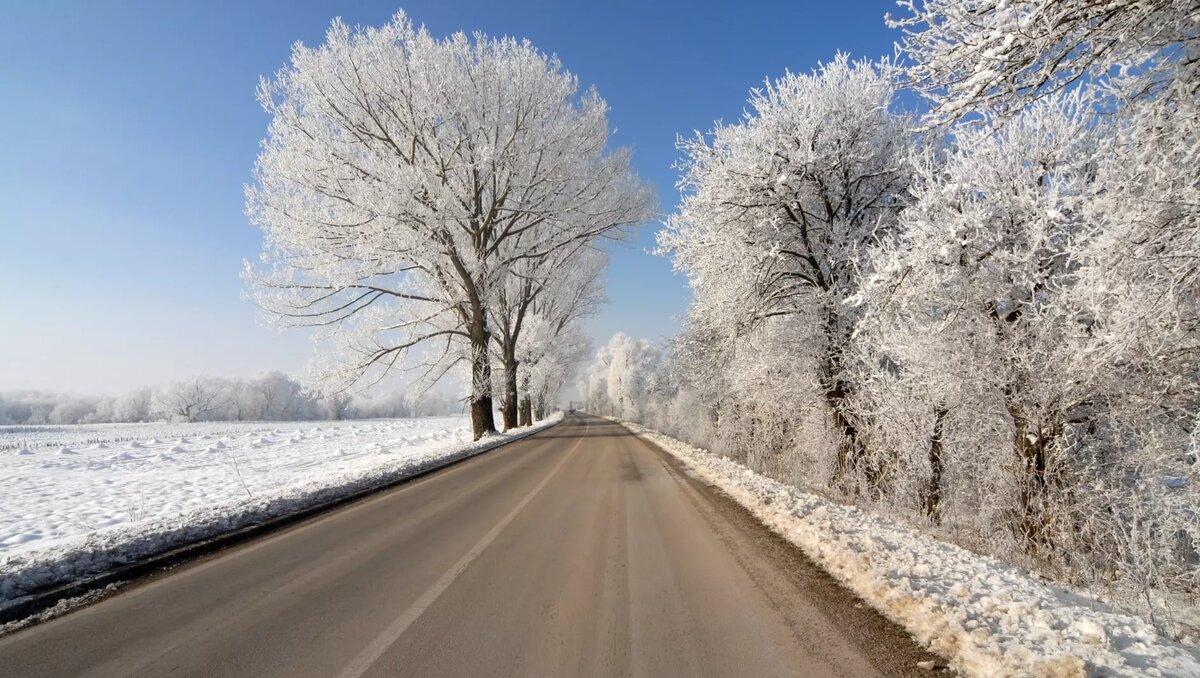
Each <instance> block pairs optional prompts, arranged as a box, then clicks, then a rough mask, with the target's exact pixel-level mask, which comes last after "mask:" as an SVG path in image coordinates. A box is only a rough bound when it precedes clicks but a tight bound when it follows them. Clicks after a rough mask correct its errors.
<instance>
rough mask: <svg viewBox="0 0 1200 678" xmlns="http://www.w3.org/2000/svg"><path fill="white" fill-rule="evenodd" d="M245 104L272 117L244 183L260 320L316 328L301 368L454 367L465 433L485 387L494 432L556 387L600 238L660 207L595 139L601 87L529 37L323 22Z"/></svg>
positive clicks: (334, 372)
mask: <svg viewBox="0 0 1200 678" xmlns="http://www.w3.org/2000/svg"><path fill="white" fill-rule="evenodd" d="M259 99H260V101H261V103H262V105H263V107H264V108H265V109H266V111H267V113H268V114H269V115H270V116H271V122H270V126H269V129H268V134H267V137H266V139H265V141H264V142H263V145H262V151H261V154H260V155H259V158H258V162H257V165H256V168H255V182H254V184H253V185H252V186H250V187H248V188H247V191H246V194H247V212H248V214H249V216H250V218H251V220H252V221H253V222H254V223H255V224H257V225H258V226H260V227H261V228H262V230H263V233H264V235H265V244H264V250H263V254H262V261H261V263H260V264H259V265H257V266H254V265H247V277H248V278H249V279H250V280H251V283H252V288H253V289H254V293H255V296H256V298H257V300H258V302H259V304H260V305H261V306H262V307H263V308H264V309H265V310H266V311H267V313H269V314H270V315H271V316H272V317H273V319H274V320H276V321H277V322H279V323H281V324H284V325H301V326H316V327H320V328H323V333H322V335H321V336H322V337H323V338H324V339H325V340H326V341H327V342H328V343H329V344H330V345H331V346H332V348H333V350H331V351H327V352H324V353H323V354H322V355H321V356H320V357H319V358H318V360H317V361H315V362H314V369H313V376H314V377H315V380H316V381H317V382H318V383H320V384H322V385H323V387H324V388H325V389H326V390H329V391H343V390H346V389H350V388H352V387H356V386H361V385H363V384H369V383H374V382H376V381H378V380H380V379H382V378H383V377H384V376H385V375H386V374H387V373H388V372H389V371H391V370H393V369H397V368H400V369H408V370H412V369H418V370H419V371H420V372H419V373H420V377H421V378H422V379H426V380H429V381H430V382H432V381H436V380H437V379H439V378H441V377H442V376H443V375H445V374H447V373H448V372H450V371H451V370H453V369H455V368H456V367H457V366H465V367H466V368H467V369H469V374H470V382H471V394H470V405H471V422H472V427H473V429H474V434H475V436H476V438H478V437H480V436H483V435H485V434H488V433H490V432H493V431H494V430H495V423H494V421H493V397H492V396H493V382H494V381H496V382H499V383H500V384H501V402H502V413H503V423H504V426H505V428H509V427H512V426H515V425H517V423H518V419H519V414H520V410H521V409H524V410H525V417H524V418H525V419H529V418H530V417H531V413H530V411H531V410H532V409H533V403H532V401H533V400H534V399H538V400H540V401H541V402H543V403H544V402H545V401H546V400H547V399H548V398H552V397H554V395H555V393H556V392H557V390H558V388H559V387H561V385H562V382H563V381H564V380H565V379H566V378H567V374H568V372H569V371H570V370H569V367H570V365H571V364H573V363H574V362H577V361H578V360H580V359H581V358H582V357H583V352H584V351H586V350H587V348H586V342H585V341H583V339H582V335H581V331H580V329H579V322H580V318H581V317H583V316H586V315H587V314H589V313H591V312H592V311H593V310H594V309H595V306H596V303H597V302H598V301H599V299H600V293H599V290H598V284H599V281H598V277H599V275H600V273H601V271H602V269H603V266H604V257H603V254H602V253H600V252H599V251H598V250H597V249H596V243H597V241H598V240H599V239H602V238H618V237H621V236H622V235H623V234H624V233H626V232H627V229H628V227H630V226H632V225H635V224H637V223H639V222H643V221H645V220H647V219H649V218H650V217H652V216H653V214H654V213H655V210H656V204H655V198H654V195H653V192H652V190H651V189H650V187H649V186H648V185H647V184H645V183H643V182H642V181H641V180H640V179H639V178H638V177H637V176H636V175H635V174H634V173H633V172H632V170H631V168H630V163H629V153H628V151H627V150H624V149H619V150H615V151H609V149H608V143H609V130H608V127H607V123H606V112H607V107H606V105H605V103H604V101H603V100H602V99H601V98H600V97H599V96H598V95H597V94H596V92H595V91H593V90H588V91H585V92H580V88H579V83H578V80H577V79H576V78H575V77H574V76H572V75H571V74H570V73H568V72H567V71H565V70H564V69H563V67H562V65H561V64H560V63H559V61H558V60H557V59H555V58H553V57H549V56H547V55H545V54H543V53H541V52H539V51H538V50H537V49H535V48H534V47H533V46H532V45H531V44H530V43H528V42H523V41H518V40H514V39H511V38H503V39H496V38H489V37H487V36H485V35H482V34H475V35H473V36H467V35H464V34H461V33H459V34H456V35H453V36H451V37H449V38H447V39H444V40H439V39H435V38H434V37H432V36H431V35H430V34H429V33H428V32H427V31H426V30H425V29H424V28H420V29H417V28H414V26H413V25H412V23H411V22H410V21H409V19H408V18H407V17H406V16H405V15H404V14H403V13H400V14H397V15H396V16H395V17H394V18H393V19H392V21H391V22H390V23H388V24H387V25H385V26H382V27H380V28H353V29H352V28H350V27H347V26H346V25H345V24H343V23H342V22H340V21H335V22H334V23H333V25H332V26H331V27H330V29H329V31H328V33H327V35H326V41H325V44H323V45H321V46H319V47H315V48H310V47H305V46H303V45H297V46H296V47H295V48H294V50H293V53H292V58H291V64H290V66H288V67H286V68H284V69H283V70H281V71H279V72H278V73H277V74H276V75H275V77H274V78H273V79H269V80H264V81H263V82H262V84H261V85H260V88H259ZM497 367H498V368H499V370H498V371H499V372H500V373H501V374H502V378H497V376H498V375H494V374H493V372H494V368H497ZM522 387H524V389H525V395H524V397H523V398H522V397H521V396H520V395H519V391H520V389H521V388H522ZM522 400H524V401H525V407H524V408H521V407H520V401H522Z"/></svg>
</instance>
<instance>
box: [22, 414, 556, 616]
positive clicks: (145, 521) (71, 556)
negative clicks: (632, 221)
mask: <svg viewBox="0 0 1200 678" xmlns="http://www.w3.org/2000/svg"><path fill="white" fill-rule="evenodd" d="M559 420H561V414H559V415H555V416H554V417H551V418H550V419H548V420H546V421H544V422H540V423H539V424H537V425H535V426H534V427H529V428H525V429H518V430H516V431H514V432H513V433H512V434H502V435H500V436H496V437H489V438H486V439H484V440H481V441H478V442H471V436H470V428H469V423H468V421H467V420H466V419H464V418H462V417H441V418H431V419H398V420H384V421H370V422H352V423H350V422H342V423H329V422H320V423H317V422H308V423H302V424H300V425H299V427H297V424H296V423H295V422H292V423H289V424H287V425H286V426H285V425H282V424H253V425H246V424H234V425H228V424H227V425H223V426H222V425H215V424H195V425H178V424H173V425H116V426H107V427H49V428H47V429H46V430H44V431H36V430H35V431H31V430H30V428H29V427H20V428H19V429H15V430H13V431H12V432H11V433H10V432H6V431H5V430H4V427H0V442H3V441H4V438H5V436H6V435H8V436H9V437H16V436H20V437H21V439H22V442H21V443H20V445H19V446H17V445H9V446H8V447H7V449H3V450H2V451H0V493H2V494H0V609H3V608H4V607H5V606H6V604H8V603H12V602H13V601H14V600H15V599H18V598H21V597H22V596H26V595H28V594H30V593H32V592H36V591H38V590H41V589H45V588H47V587H50V586H55V585H57V584H61V583H65V582H69V581H74V580H78V579H84V578H88V577H90V576H93V575H96V574H98V573H101V572H104V571H106V570H109V569H111V568H113V567H115V566H119V565H123V564H125V563H129V562H135V561H138V560H141V559H144V558H147V557H149V556H152V555H154V554H157V553H161V552H163V551H166V550H168V549H171V548H174V547H177V546H180V545H183V544H188V543H192V542H195V541H198V540H201V539H205V538H208V537H212V536H215V535H218V534H221V533H224V532H229V531H232V530H237V529H239V528H242V527H245V526H248V525H253V524H256V523H260V522H263V521H265V520H268V519H270V518H274V517H278V516H283V515H287V514H289V513H293V512H295V511H298V510H302V509H305V508H308V507H311V506H315V505H320V504H324V503H326V502H329V501H332V500H335V499H337V498H339V497H343V496H346V495H348V494H353V493H354V492H358V491H361V490H366V489H369V488H371V487H374V486H378V485H381V484H384V483H387V482H391V481H395V480H399V479H403V478H405V477H408V476H411V475H414V474H416V473H419V472H421V471H424V470H428V469H430V468H433V467H436V466H440V465H443V464H445V463H449V462H451V461H454V460H456V459H460V458H463V457H467V456H471V455H472V454H476V453H478V452H481V451H484V450H487V449H491V448H493V447H495V446H497V445H499V444H502V443H504V442H507V441H508V440H511V439H514V438H516V437H521V436H524V435H528V434H529V433H532V432H534V431H536V430H539V429H541V428H545V427H547V426H550V425H552V424H554V423H557V422H558V421H559ZM167 429H169V433H170V435H171V436H177V437H174V438H172V437H168V435H166V434H167V433H168V431H167Z"/></svg>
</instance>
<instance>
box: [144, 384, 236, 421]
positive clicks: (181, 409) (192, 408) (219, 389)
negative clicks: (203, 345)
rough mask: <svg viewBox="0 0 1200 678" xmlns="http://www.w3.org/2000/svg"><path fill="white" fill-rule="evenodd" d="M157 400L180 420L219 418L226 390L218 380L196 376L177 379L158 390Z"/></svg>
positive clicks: (225, 401) (224, 403)
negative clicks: (182, 379) (181, 379)
mask: <svg viewBox="0 0 1200 678" xmlns="http://www.w3.org/2000/svg"><path fill="white" fill-rule="evenodd" d="M157 395H158V402H159V405H160V406H161V407H162V409H163V411H164V412H165V413H167V414H168V415H169V416H171V417H174V418H177V419H179V420H181V421H188V422H194V421H206V420H208V419H214V418H219V417H218V416H217V415H219V414H220V413H222V411H223V410H224V408H225V407H226V406H227V405H228V397H229V393H228V390H227V389H226V388H225V385H224V384H222V383H221V382H220V380H217V379H214V378H212V377H204V376H197V377H192V378H191V379H186V380H184V381H178V382H175V383H173V384H171V385H170V386H167V387H166V388H164V389H162V390H160V391H159V392H158V394H157Z"/></svg>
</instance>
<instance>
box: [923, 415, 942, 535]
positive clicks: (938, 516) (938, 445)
mask: <svg viewBox="0 0 1200 678" xmlns="http://www.w3.org/2000/svg"><path fill="white" fill-rule="evenodd" d="M947 413H948V412H947V410H946V408H944V407H939V408H936V409H935V410H934V411H933V436H932V437H931V438H930V439H929V485H928V486H926V488H925V496H924V498H923V499H924V504H925V515H926V517H928V518H929V521H930V522H932V523H933V524H934V525H937V524H939V523H940V522H941V520H942V475H943V474H944V473H945V470H946V459H945V457H944V456H943V455H942V434H943V432H944V431H945V426H946V414H947Z"/></svg>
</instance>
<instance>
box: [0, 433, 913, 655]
mask: <svg viewBox="0 0 1200 678" xmlns="http://www.w3.org/2000/svg"><path fill="white" fill-rule="evenodd" d="M930 658H931V657H929V656H928V655H925V654H924V653H922V652H921V651H920V650H919V649H918V648H917V647H916V646H915V644H914V643H913V642H912V641H911V640H910V639H909V638H908V637H907V636H906V635H905V634H904V633H903V632H902V631H901V630H900V629H898V628H897V627H895V626H893V625H891V624H889V623H888V622H887V621H885V620H884V619H882V618H881V617H879V616H878V615H877V614H875V613H874V612H872V611H870V610H868V609H866V608H865V607H864V606H863V605H861V604H859V603H858V602H857V601H856V599H855V598H854V597H853V596H852V595H850V594H849V593H847V592H846V591H845V590H843V589H841V588H840V587H839V586H837V584H836V583H834V582H833V581H832V580H831V579H830V578H829V577H828V576H827V575H825V574H824V573H823V572H821V571H820V570H818V569H817V568H816V567H814V566H813V565H812V564H811V563H809V561H807V560H806V559H805V558H804V557H803V556H802V555H800V554H799V553H798V552H797V551H795V550H794V549H793V548H792V547H791V546H789V545H787V544H786V543H784V542H783V541H782V540H780V539H779V538H777V537H775V536H774V535H772V534H771V533H770V532H769V531H767V530H766V529H765V528H763V527H761V526H760V525H759V524H758V523H756V522H755V521H754V520H753V519H752V518H751V517H750V516H749V515H748V514H747V513H746V512H745V511H744V510H742V509H741V508H739V507H737V506H736V505H734V504H733V503H732V502H731V501H730V500H729V499H727V498H726V497H724V496H723V495H721V494H720V493H718V492H717V491H715V490H713V489H711V488H709V487H707V486H704V485H702V484H699V483H697V482H696V481H694V480H692V479H690V478H689V477H688V476H687V475H686V474H685V473H683V472H682V471H681V470H680V468H678V467H677V465H676V464H675V462H674V461H673V459H672V458H670V457H669V455H667V454H665V453H663V452H661V451H659V450H657V449H655V448H653V447H651V446H649V445H647V444H646V443H644V442H642V441H641V440H640V439H638V438H636V437H634V436H632V435H630V434H629V433H627V432H626V431H625V429H623V428H621V427H619V426H617V425H615V424H611V423H608V422H607V421H604V420H601V419H595V418H590V417H582V416H573V417H569V418H568V420H567V421H566V422H564V423H563V424H561V425H559V426H557V427H555V428H552V429H550V430H548V431H546V432H543V433H540V434H538V435H535V436H533V437H530V438H527V439H525V440H522V441H520V442H517V443H513V444H511V445H508V446H505V447H503V448H500V449H498V450H496V451H493V452H489V453H486V454H483V455H480V456H478V457H475V458H473V459H471V460H469V461H466V462H463V463H460V464H458V465H455V466H453V467H450V468H447V469H445V470H443V471H439V472H437V473H434V474H431V475H429V476H426V477H424V478H421V479H419V480H416V481H413V482H411V483H408V484H406V485H402V486H400V487H398V488H396V489H393V490H390V491H387V492H383V493H381V494H378V495H375V496H373V497H371V498H369V499H366V500H364V501H361V502H358V503H355V504H351V505H349V506H346V507H344V508H341V509H339V510H336V511H333V512H330V513H327V514H324V515H322V516H320V517H317V518H314V519H312V520H309V521H305V522H302V523H299V524H296V525H294V526H292V527H290V528H287V529H284V530H282V531H280V532H277V533H274V534H272V535H270V536H267V537H265V538H263V539H260V540H258V541H255V542H252V543H250V544H246V545H243V546H240V547H236V548H231V549H229V550H227V551H223V552H221V553H217V554H214V555H212V556H210V557H208V558H205V559H202V560H200V561H197V562H195V563H193V564H190V565H188V566H185V567H182V568H179V569H177V570H175V571H173V572H170V573H167V574H164V575H162V576H159V577H155V578H152V579H151V580H149V581H146V582H144V583H141V584H139V585H136V586H131V587H129V588H128V589H127V590H125V591H123V592H121V593H119V594H117V595H114V596H112V597H110V598H107V599H105V600H103V601H101V602H99V603H96V604H94V605H91V606H89V607H86V608H83V609H80V610H78V611H75V612H73V613H70V614H67V615H65V616H63V617H60V618H58V619H54V620H52V621H49V622H46V623H43V624H40V625H37V626H33V627H30V628H27V629H25V630H22V631H18V632H16V633H13V634H10V635H8V636H6V637H3V638H0V676H75V675H103V676H109V675H122V676H124V675H138V676H288V677H300V676H343V677H355V678H357V677H358V676H576V675H579V676H593V675H596V676H646V677H648V678H658V677H664V676H689V677H691V676H871V675H921V674H922V673H923V672H922V671H921V670H919V669H918V668H917V665H916V664H917V662H918V661H921V660H925V659H930Z"/></svg>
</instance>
